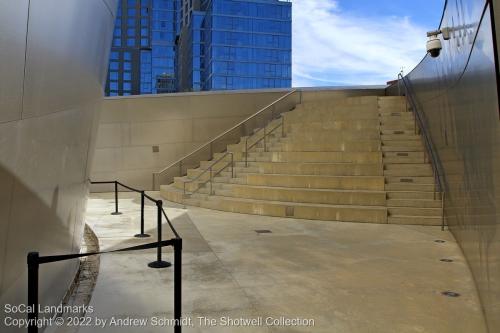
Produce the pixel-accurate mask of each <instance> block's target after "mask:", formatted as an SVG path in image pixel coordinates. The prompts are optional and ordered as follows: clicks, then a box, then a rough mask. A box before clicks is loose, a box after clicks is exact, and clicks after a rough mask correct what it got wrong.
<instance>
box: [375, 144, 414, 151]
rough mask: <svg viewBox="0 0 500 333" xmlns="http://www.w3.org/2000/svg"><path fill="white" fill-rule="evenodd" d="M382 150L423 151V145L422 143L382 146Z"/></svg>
mask: <svg viewBox="0 0 500 333" xmlns="http://www.w3.org/2000/svg"><path fill="white" fill-rule="evenodd" d="M382 151H383V152H423V151H424V146H423V145H417V146H409V145H405V146H392V145H390V146H382Z"/></svg>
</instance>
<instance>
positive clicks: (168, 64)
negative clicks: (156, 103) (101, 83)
mask: <svg viewBox="0 0 500 333" xmlns="http://www.w3.org/2000/svg"><path fill="white" fill-rule="evenodd" d="M179 1H180V0H121V1H119V4H118V12H117V17H116V22H115V30H114V35H113V44H112V46H111V57H110V62H109V69H108V80H107V83H106V87H105V93H106V95H108V96H117V95H125V96H126V95H138V94H155V93H164V92H174V91H176V84H175V83H176V80H175V65H174V64H175V37H176V35H177V19H176V12H177V5H178V3H179Z"/></svg>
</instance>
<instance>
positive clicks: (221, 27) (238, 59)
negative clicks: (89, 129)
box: [106, 0, 292, 96]
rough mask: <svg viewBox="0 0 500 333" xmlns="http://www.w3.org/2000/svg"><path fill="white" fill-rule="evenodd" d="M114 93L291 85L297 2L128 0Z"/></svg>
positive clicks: (118, 31) (114, 60)
mask: <svg viewBox="0 0 500 333" xmlns="http://www.w3.org/2000/svg"><path fill="white" fill-rule="evenodd" d="M118 15H119V16H118V17H117V21H116V28H115V35H114V39H113V46H112V53H111V59H110V67H109V74H108V82H107V84H106V95H111V96H113V95H129V94H132V95H135V94H150V93H165V92H174V91H200V90H230V89H256V88H288V87H291V67H292V65H291V57H292V56H291V54H292V49H291V43H292V42H291V35H292V32H291V26H292V20H291V16H292V4H291V2H290V1H282V0H121V3H120V7H119V9H118Z"/></svg>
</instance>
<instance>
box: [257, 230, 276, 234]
mask: <svg viewBox="0 0 500 333" xmlns="http://www.w3.org/2000/svg"><path fill="white" fill-rule="evenodd" d="M255 232H256V233H258V234H271V233H272V231H271V230H255Z"/></svg>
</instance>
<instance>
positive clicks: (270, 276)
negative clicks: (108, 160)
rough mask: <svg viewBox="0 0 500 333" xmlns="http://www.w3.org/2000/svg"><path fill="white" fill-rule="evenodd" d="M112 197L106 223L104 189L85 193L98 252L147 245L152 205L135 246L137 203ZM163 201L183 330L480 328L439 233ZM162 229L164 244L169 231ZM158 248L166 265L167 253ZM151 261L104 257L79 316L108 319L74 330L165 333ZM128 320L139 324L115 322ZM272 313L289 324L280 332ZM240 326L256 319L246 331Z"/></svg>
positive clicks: (474, 304) (164, 278)
mask: <svg viewBox="0 0 500 333" xmlns="http://www.w3.org/2000/svg"><path fill="white" fill-rule="evenodd" d="M151 195H153V196H156V197H158V193H157V192H151ZM120 198H121V199H120V210H121V211H122V212H123V215H119V216H112V215H110V214H109V213H110V212H111V211H112V210H113V208H114V206H113V194H111V193H102V194H92V195H91V197H90V200H89V203H88V207H87V223H88V224H89V225H90V226H91V227H92V229H93V230H94V232H95V233H96V235H97V237H98V238H99V243H100V247H101V250H108V249H114V248H120V247H124V246H128V245H135V244H140V243H144V242H151V241H154V240H155V239H156V238H155V237H156V233H155V223H156V222H155V217H156V213H155V206H154V205H153V204H149V203H148V206H147V207H146V230H147V232H149V233H151V235H152V236H153V237H151V238H149V239H142V240H141V239H135V238H131V236H133V235H134V234H135V233H137V232H138V231H139V229H138V228H139V211H140V200H139V197H138V195H135V194H132V193H121V194H120ZM165 205H166V207H167V209H166V211H167V214H168V215H169V216H171V218H172V220H173V224H174V225H175V227H176V228H177V230H178V232H179V233H180V234H181V236H182V237H183V240H184V251H183V316H184V317H186V318H190V319H191V325H189V326H186V327H184V329H183V332H217V333H221V332H236V333H238V332H287V333H293V332H328V333H331V332H370V333H373V332H381V333H382V332H383V333H389V332H394V333H396V332H397V333H401V332H433V333H434V332H453V333H457V332H474V333H477V332H479V333H480V332H486V329H485V326H484V322H483V316H482V312H481V308H480V305H479V301H478V298H477V294H476V290H475V287H474V285H473V281H472V277H471V274H470V272H469V270H468V267H467V265H466V263H465V260H464V257H463V256H462V253H461V251H460V249H459V247H458V246H457V244H456V242H455V241H454V239H453V237H452V235H451V234H450V233H449V232H448V231H445V232H442V231H441V230H440V229H439V228H437V227H421V226H400V225H376V224H356V223H345V222H324V221H309V220H296V219H285V218H272V217H262V216H252V215H242V214H233V213H225V212H218V211H211V210H206V209H201V208H194V207H193V208H191V207H187V209H184V208H183V207H181V206H178V205H176V204H172V203H169V202H166V203H165ZM163 229H164V238H165V239H166V238H168V237H171V236H172V235H171V234H170V233H169V231H168V227H167V226H164V228H163ZM256 230H269V231H270V233H258V232H256ZM436 240H444V241H445V242H435V241H436ZM163 253H164V257H165V259H167V260H172V259H173V258H172V257H173V256H172V251H171V250H169V249H165V250H164V252H163ZM154 259H155V251H151V250H147V251H142V252H131V253H120V254H107V255H102V256H101V258H100V272H99V276H98V279H97V284H96V287H95V290H94V292H93V295H92V299H91V303H90V305H91V306H92V307H93V308H94V312H93V313H91V314H88V315H89V317H91V319H92V323H96V320H101V321H100V322H101V323H103V322H104V320H105V321H106V324H105V325H104V328H98V327H96V326H95V325H91V326H87V327H82V328H80V329H79V332H96V331H99V332H173V328H170V327H168V326H162V325H163V324H166V325H168V324H169V323H168V322H166V323H159V322H158V319H161V318H171V317H172V313H173V268H172V267H170V268H165V269H159V270H158V269H151V268H148V267H147V263H148V262H150V261H152V260H154ZM441 259H452V260H453V262H443V261H440V260H441ZM445 291H453V292H456V293H459V294H460V296H459V297H455V298H453V297H447V296H444V295H443V294H442V292H445ZM113 318H114V319H115V320H114V321H112V319H113ZM127 318H128V319H145V320H146V322H147V324H146V325H144V326H143V324H144V321H143V322H142V323H139V324H137V323H135V324H133V323H129V324H128V325H127V323H126V322H125V323H122V324H123V325H119V322H118V321H117V319H127ZM259 318H262V323H260V322H259V321H258V320H257V319H259ZM269 318H272V320H271V321H270V322H269V320H270V319H269ZM280 318H281V320H280ZM282 318H286V319H294V320H292V321H291V322H289V323H288V324H289V325H283V319H282ZM242 319H247V320H248V319H256V320H255V321H254V323H253V324H254V325H249V326H247V325H246V324H245V323H244V322H242V321H241V320H242ZM297 319H298V320H297ZM274 320H277V321H274ZM231 321H232V322H231ZM238 321H239V324H241V325H240V326H234V325H236V324H238ZM266 321H267V323H266ZM313 322H314V324H313ZM111 323H117V324H118V326H113V325H111ZM231 323H232V324H234V325H226V324H231ZM247 323H248V322H247ZM158 325H159V326H158Z"/></svg>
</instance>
